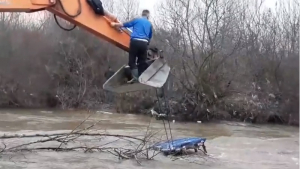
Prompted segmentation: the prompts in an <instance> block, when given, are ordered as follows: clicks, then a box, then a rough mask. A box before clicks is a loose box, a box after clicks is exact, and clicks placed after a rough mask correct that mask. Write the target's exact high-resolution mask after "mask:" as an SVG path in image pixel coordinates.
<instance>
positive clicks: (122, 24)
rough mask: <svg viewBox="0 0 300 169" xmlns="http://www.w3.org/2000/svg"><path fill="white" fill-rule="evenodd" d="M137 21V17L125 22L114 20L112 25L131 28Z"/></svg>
mask: <svg viewBox="0 0 300 169" xmlns="http://www.w3.org/2000/svg"><path fill="white" fill-rule="evenodd" d="M135 23H136V18H134V19H132V20H130V21H128V22H124V23H116V22H112V23H111V26H117V27H125V28H130V27H133V25H134V24H135Z"/></svg>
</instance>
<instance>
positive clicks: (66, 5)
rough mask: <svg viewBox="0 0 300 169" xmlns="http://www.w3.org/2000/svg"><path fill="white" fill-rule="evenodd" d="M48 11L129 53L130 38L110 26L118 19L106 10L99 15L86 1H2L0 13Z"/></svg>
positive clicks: (0, 0)
mask: <svg viewBox="0 0 300 169" xmlns="http://www.w3.org/2000/svg"><path fill="white" fill-rule="evenodd" d="M42 10H47V11H49V12H51V13H53V14H55V15H57V16H59V17H61V18H63V19H65V20H67V21H69V22H70V23H72V24H75V25H77V26H79V27H81V28H83V29H85V30H87V31H89V32H90V33H92V34H94V35H96V36H98V37H100V38H102V39H104V40H106V41H108V42H110V43H112V44H114V45H115V46H117V47H119V48H121V49H123V50H125V51H128V50H129V41H130V36H129V34H128V32H127V33H126V31H118V30H117V29H115V28H112V27H111V26H110V22H112V21H114V22H116V21H117V20H116V17H115V16H114V15H112V14H111V13H109V12H108V11H106V10H104V14H105V15H104V16H101V15H97V14H95V12H94V11H93V9H92V8H91V6H89V4H88V3H87V1H86V0H0V12H36V11H42Z"/></svg>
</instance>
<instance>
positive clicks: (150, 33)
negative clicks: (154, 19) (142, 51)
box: [148, 25, 153, 45]
mask: <svg viewBox="0 0 300 169" xmlns="http://www.w3.org/2000/svg"><path fill="white" fill-rule="evenodd" d="M152 29H153V28H152V25H151V28H150V32H149V41H148V45H149V44H150V41H151V39H152Z"/></svg>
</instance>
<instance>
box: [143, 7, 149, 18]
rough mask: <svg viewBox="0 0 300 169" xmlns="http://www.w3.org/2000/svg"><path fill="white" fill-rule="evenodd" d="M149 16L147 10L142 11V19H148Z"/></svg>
mask: <svg viewBox="0 0 300 169" xmlns="http://www.w3.org/2000/svg"><path fill="white" fill-rule="evenodd" d="M149 16H150V12H149V10H148V9H144V10H143V11H142V17H146V18H147V19H149Z"/></svg>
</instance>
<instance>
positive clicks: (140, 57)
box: [128, 40, 148, 76]
mask: <svg viewBox="0 0 300 169" xmlns="http://www.w3.org/2000/svg"><path fill="white" fill-rule="evenodd" d="M147 49H148V42H144V41H140V40H131V41H130V46H129V62H128V65H129V67H130V69H131V70H132V69H136V68H137V69H138V72H139V76H140V75H141V74H142V73H143V72H144V71H145V70H146V69H147V67H148V64H147V63H146V60H147ZM136 59H137V61H136ZM136 62H137V64H138V65H136Z"/></svg>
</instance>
